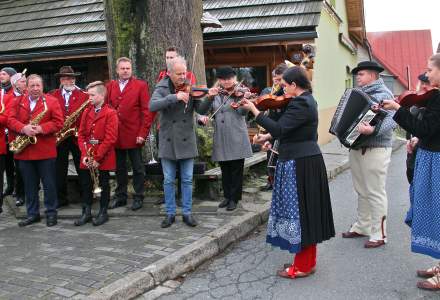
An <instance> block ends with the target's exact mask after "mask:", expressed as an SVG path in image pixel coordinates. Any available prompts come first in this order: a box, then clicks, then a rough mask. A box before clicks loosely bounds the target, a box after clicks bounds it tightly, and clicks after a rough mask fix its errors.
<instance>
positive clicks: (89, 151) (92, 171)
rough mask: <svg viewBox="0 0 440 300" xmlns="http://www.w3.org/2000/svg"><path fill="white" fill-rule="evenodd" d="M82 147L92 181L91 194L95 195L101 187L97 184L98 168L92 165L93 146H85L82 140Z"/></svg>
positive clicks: (99, 192) (97, 194)
mask: <svg viewBox="0 0 440 300" xmlns="http://www.w3.org/2000/svg"><path fill="white" fill-rule="evenodd" d="M84 148H85V149H86V153H87V158H88V164H87V167H88V168H89V171H90V177H91V178H92V183H93V196H95V197H97V196H99V195H100V194H101V192H102V189H101V187H100V186H99V171H98V169H96V168H94V167H93V166H92V163H93V161H94V150H93V147H90V148H87V143H86V142H84Z"/></svg>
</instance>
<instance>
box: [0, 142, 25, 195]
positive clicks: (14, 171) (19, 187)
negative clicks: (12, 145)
mask: <svg viewBox="0 0 440 300" xmlns="http://www.w3.org/2000/svg"><path fill="white" fill-rule="evenodd" d="M6 139H7V137H6ZM6 149H7V150H6V151H7V152H6V155H5V168H4V170H5V171H6V182H7V184H8V187H10V188H12V187H13V188H14V189H15V194H16V195H17V196H18V197H22V198H24V183H23V177H22V176H21V172H20V168H19V167H18V161H16V160H15V159H14V153H12V152H11V151H9V144H6ZM2 174H3V173H2Z"/></svg>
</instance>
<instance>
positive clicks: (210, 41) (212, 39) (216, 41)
mask: <svg viewBox="0 0 440 300" xmlns="http://www.w3.org/2000/svg"><path fill="white" fill-rule="evenodd" d="M317 37H318V34H317V32H316V30H315V29H305V30H302V31H297V30H296V31H290V32H289V31H285V32H266V33H265V32H254V33H249V32H247V33H245V34H244V33H239V34H234V35H231V34H228V35H225V34H209V35H208V34H205V35H204V36H203V42H204V46H205V47H210V46H214V47H215V46H224V45H231V47H233V46H234V45H238V46H243V44H256V43H262V44H264V45H265V46H267V45H268V43H273V45H279V44H280V42H295V41H303V40H313V39H315V38H317Z"/></svg>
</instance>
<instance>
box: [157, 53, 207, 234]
mask: <svg viewBox="0 0 440 300" xmlns="http://www.w3.org/2000/svg"><path fill="white" fill-rule="evenodd" d="M167 70H168V72H169V76H168V77H165V78H164V79H162V80H161V81H160V82H159V83H158V84H157V85H156V88H155V90H154V93H153V95H152V97H151V101H150V111H152V112H160V114H159V123H160V130H159V158H160V159H161V164H162V171H163V175H164V181H163V186H164V195H165V207H166V213H167V216H166V217H165V219H164V220H163V221H162V224H161V227H162V228H166V227H170V226H171V225H172V224H173V223H174V222H175V216H176V199H175V185H174V183H175V180H176V168H177V165H179V167H180V178H181V190H182V214H183V222H184V223H185V224H187V225H188V226H191V227H194V226H196V225H197V221H196V220H195V219H194V217H193V216H192V214H191V211H192V178H193V166H194V158H195V157H197V156H198V152H197V143H196V134H195V130H194V122H193V118H194V111H197V112H200V108H199V106H200V101H198V100H194V99H193V98H192V97H190V95H189V93H188V92H186V91H178V90H179V88H181V87H182V86H183V85H184V84H185V80H186V73H187V68H186V60H185V59H184V58H183V57H180V56H178V57H176V58H174V59H172V60H171V61H169V62H168V64H167Z"/></svg>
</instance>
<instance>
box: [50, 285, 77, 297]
mask: <svg viewBox="0 0 440 300" xmlns="http://www.w3.org/2000/svg"><path fill="white" fill-rule="evenodd" d="M51 292H52V293H55V294H57V295H60V296H63V297H72V296H73V295H75V294H76V293H77V292H76V291H72V290H68V289H65V288H62V287H56V288H54V289H53V290H51Z"/></svg>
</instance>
